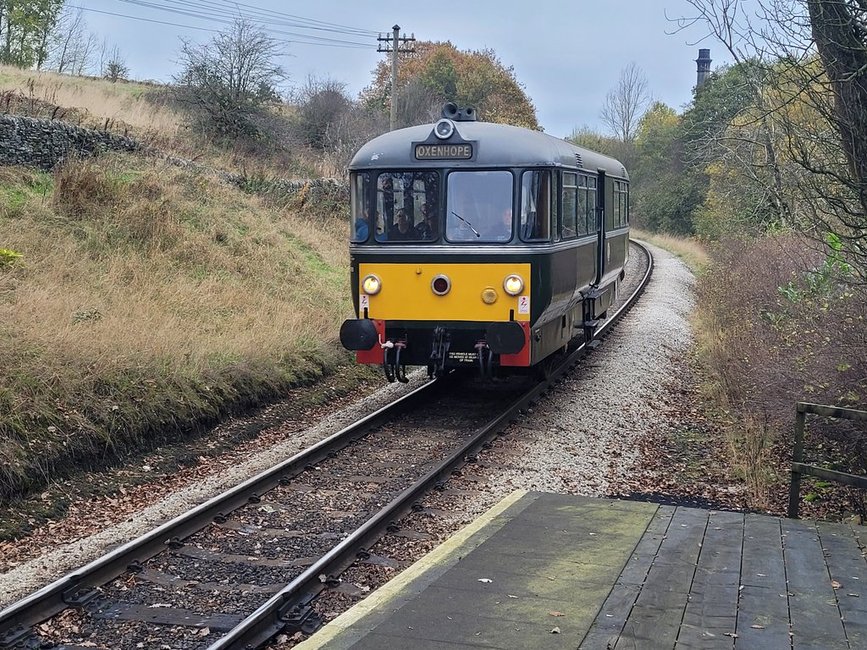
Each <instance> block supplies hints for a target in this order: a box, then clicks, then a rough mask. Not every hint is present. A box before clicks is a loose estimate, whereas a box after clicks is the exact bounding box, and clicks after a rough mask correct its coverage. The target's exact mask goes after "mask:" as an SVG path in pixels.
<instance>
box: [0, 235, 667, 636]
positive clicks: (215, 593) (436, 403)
mask: <svg viewBox="0 0 867 650" xmlns="http://www.w3.org/2000/svg"><path fill="white" fill-rule="evenodd" d="M634 247H635V250H639V251H641V253H642V254H643V255H644V256H645V257H646V260H647V262H646V264H645V270H644V272H643V275H642V274H637V275H641V278H640V280H639V281H637V282H635V280H634V279H633V283H634V284H636V288H635V290H634V291H632V292H631V294H630V296H629V297H628V298H627V299H625V300H623V301H622V303H621V305H620V306H619V308H618V309H617V312H616V313H613V314H612V315H611V316H610V318H609V319H608V320H607V321H606V322H605V323H604V324H603V326H602V328H601V329H600V330H599V332H598V337H597V339H596V340H599V339H600V338H604V336H605V335H606V334H607V333H608V332H609V331H610V330H611V328H612V327H613V325H614V324H615V323H616V322H617V320H618V319H619V318H620V317H621V316H622V315H623V314H624V313H625V312H626V311H628V309H629V307H631V306H632V304H633V303H634V302H635V301H636V300H637V299H638V296H639V295H640V293H641V292H642V291H643V289H644V287H645V286H646V284H647V281H648V280H649V278H650V275H651V273H652V268H653V261H652V257H651V255H650V253H649V251H647V249H645V248H644V247H642V246H640V245H638V244H634ZM585 352H586V348H585V345H584V344H583V343H582V344H580V345H576V346H575V347H574V349H571V350H570V351H569V352H568V353H567V354H564V355H563V356H562V357H561V359H560V360H559V361H560V362H559V363H558V364H557V365H556V366H555V367H552V368H551V369H550V371H549V373H548V376H547V378H546V379H545V380H543V381H528V380H523V381H522V380H521V379H520V378H510V380H508V381H505V382H502V383H499V384H495V385H480V384H477V383H473V380H472V379H470V378H466V377H463V378H456V379H455V378H448V380H446V381H443V380H439V381H436V382H430V383H427V384H424V385H423V386H421V387H420V388H418V389H416V390H414V391H413V392H411V393H409V394H407V395H405V396H404V397H402V398H400V399H399V400H397V401H395V402H394V403H392V404H390V405H388V406H387V407H385V408H382V409H380V410H379V411H376V412H375V413H372V414H370V415H368V416H366V417H365V418H363V419H361V420H359V421H358V422H356V423H354V424H352V425H350V426H348V427H346V428H345V429H343V430H342V431H339V432H338V433H336V434H334V435H332V436H330V437H329V438H327V439H325V440H323V441H321V442H319V443H318V444H316V445H314V446H313V447H311V448H309V449H307V450H305V451H303V452H301V453H299V454H297V455H295V456H294V457H292V458H290V459H288V460H286V461H285V462H283V463H281V464H279V465H277V466H275V467H274V468H272V469H270V470H268V471H267V472H264V473H262V474H260V475H258V476H256V477H253V478H251V479H249V480H248V481H245V482H244V483H242V484H240V485H238V486H237V487H235V488H233V489H232V490H229V491H227V492H225V493H224V494H222V495H219V496H217V497H215V498H213V499H211V500H210V501H208V502H206V503H203V504H201V505H200V506H198V507H196V508H194V509H192V510H190V511H189V512H187V513H186V514H184V515H181V516H179V517H177V518H175V519H173V520H172V521H169V522H167V523H165V524H163V525H162V526H160V527H158V528H156V529H154V530H153V531H151V532H149V533H147V534H145V535H143V536H141V537H139V538H138V539H135V540H133V541H131V542H129V543H127V544H125V545H123V546H121V547H119V548H117V549H115V550H113V551H111V552H110V553H108V554H107V555H105V556H103V557H102V558H100V559H98V560H96V561H94V562H91V563H90V564H88V565H87V566H85V567H82V568H81V569H79V570H77V571H74V572H73V573H70V574H68V575H66V576H64V577H62V578H60V579H59V580H57V581H55V582H54V583H52V584H50V585H48V586H46V587H44V588H43V589H41V590H39V591H37V592H35V593H34V594H32V595H30V596H28V597H27V598H24V599H22V600H21V601H19V602H17V603H15V604H13V605H12V606H10V607H8V608H7V609H5V610H3V611H2V612H0V648H15V647H24V648H27V647H51V646H52V645H53V646H54V647H64V648H84V647H91V648H92V647H112V648H151V647H155V648H211V649H217V648H247V647H257V646H259V645H261V644H263V643H265V642H267V641H268V640H269V639H271V638H273V637H275V636H276V635H277V634H280V633H287V632H288V633H293V632H297V631H301V632H305V633H310V632H312V631H314V630H315V629H316V628H317V627H318V625H319V619H318V617H317V614H316V611H315V609H314V608H313V607H312V606H311V603H312V602H313V601H314V599H315V598H316V596H317V595H318V594H319V593H320V592H322V591H323V590H325V589H328V590H340V589H345V588H347V585H344V584H341V581H340V578H339V576H340V574H341V573H342V572H343V571H345V570H346V569H347V568H348V567H350V566H352V565H354V564H359V563H362V564H366V565H374V566H380V567H383V569H387V570H394V569H396V568H400V567H399V566H398V564H397V563H396V562H395V561H394V560H393V559H391V558H388V557H378V556H376V555H374V554H372V553H371V552H370V551H369V549H370V548H371V547H372V546H373V545H374V543H375V542H376V540H378V539H379V538H380V537H382V536H383V535H384V534H386V533H388V532H396V528H395V522H396V521H397V520H398V519H399V518H400V517H401V516H402V515H404V514H406V513H407V512H410V511H411V510H413V509H417V508H419V507H420V506H419V504H420V499H421V497H422V496H423V495H424V494H425V493H427V492H429V491H431V490H435V489H437V488H440V489H442V488H443V487H444V485H445V482H446V480H447V479H448V477H449V476H450V475H451V473H452V472H453V471H455V470H456V469H457V468H459V467H460V466H461V465H463V464H465V463H467V462H472V461H473V460H474V458H475V455H476V453H477V452H478V450H479V449H481V448H482V447H483V446H485V445H487V444H489V441H490V440H491V439H492V438H493V437H495V436H496V435H497V433H498V432H500V431H501V430H503V429H504V428H505V427H506V426H507V425H508V424H509V423H510V422H511V421H512V420H514V419H515V418H516V417H517V416H518V414H519V413H520V412H521V411H524V410H526V409H528V408H530V407H531V406H532V405H533V404H534V403H535V402H536V401H538V400H539V399H540V397H541V396H542V394H543V393H544V392H545V391H547V390H548V388H549V386H550V385H551V383H552V382H554V381H556V380H557V379H558V378H559V377H560V376H562V375H563V374H565V373H567V372H568V371H569V369H570V368H571V367H572V366H573V365H574V364H575V363H577V361H578V360H579V359H580V358H581V357H582V356H583V355H584V353H585ZM470 384H472V390H467V388H468V387H469V385H470ZM503 402H505V403H506V407H505V408H504V406H503ZM433 430H435V431H436V435H430V433H431V431H433ZM350 591H351V586H350ZM201 612H211V613H209V614H202V613H201Z"/></svg>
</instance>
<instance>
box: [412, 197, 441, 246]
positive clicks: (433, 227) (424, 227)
mask: <svg viewBox="0 0 867 650" xmlns="http://www.w3.org/2000/svg"><path fill="white" fill-rule="evenodd" d="M431 212H432V211H431V209H430V208H429V207H428V206H427V204H425V205H423V206H421V217H422V220H421V223H419V224H418V225H417V226H416V227H415V230H416V232H417V233H418V238H419V239H436V238H437V237H438V236H439V228H438V227H437V222H436V220H435V219H434V217H433V214H432V213H431Z"/></svg>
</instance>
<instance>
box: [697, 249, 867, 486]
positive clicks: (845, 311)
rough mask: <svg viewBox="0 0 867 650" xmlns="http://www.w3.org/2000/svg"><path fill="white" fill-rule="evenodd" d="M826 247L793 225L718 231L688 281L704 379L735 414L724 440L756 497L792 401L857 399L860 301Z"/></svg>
mask: <svg viewBox="0 0 867 650" xmlns="http://www.w3.org/2000/svg"><path fill="white" fill-rule="evenodd" d="M832 244H833V242H832ZM836 255H837V251H835V250H834V246H833V245H831V246H829V247H827V248H826V249H825V250H822V249H819V248H818V247H817V246H816V245H815V242H812V241H811V240H809V239H807V238H805V237H802V236H798V235H794V234H778V235H773V236H766V237H763V238H760V239H757V240H752V241H744V240H727V241H724V242H721V243H720V244H719V245H717V246H716V247H715V248H714V249H713V250H712V255H711V257H712V262H711V263H710V265H709V266H708V267H707V271H706V273H705V274H704V275H703V276H702V277H701V278H700V279H699V282H698V285H697V297H698V316H697V322H698V325H699V342H700V349H701V352H702V355H703V358H704V361H705V363H706V364H707V367H708V369H709V371H710V373H709V374H710V376H711V378H712V379H711V382H712V386H711V388H712V389H713V391H714V392H715V393H716V396H717V397H718V398H719V399H720V401H721V402H722V404H723V406H724V407H725V408H726V409H728V410H730V411H731V412H732V414H733V416H734V419H735V420H736V421H738V422H739V423H740V424H738V425H737V426H738V430H737V431H734V430H733V433H732V442H733V445H734V449H735V451H736V452H737V453H738V454H739V458H740V460H741V462H742V464H743V466H744V472H745V473H746V475H747V479H748V481H750V482H751V483H752V484H754V486H755V496H756V497H757V498H758V499H759V500H761V499H762V498H763V495H762V494H761V493H762V492H763V489H764V488H763V486H764V487H765V488H766V487H767V481H766V480H763V479H762V476H763V475H764V474H765V473H766V471H767V463H768V461H769V450H770V449H771V447H772V446H773V445H774V444H775V443H777V442H779V441H780V440H782V441H786V440H787V439H788V434H789V432H790V431H791V429H792V423H793V413H794V403H795V402H796V401H799V400H804V401H811V402H818V403H824V404H831V405H839V406H853V405H857V404H859V403H861V404H863V402H864V401H865V399H867V355H865V349H867V336H865V320H867V301H865V296H864V295H863V293H859V291H858V290H856V289H853V288H852V286H850V285H847V284H846V283H845V282H844V281H843V279H844V278H842V277H841V274H842V273H843V272H844V271H845V268H844V267H841V266H840V265H839V263H838V261H836ZM781 434H782V436H783V437H782V438H781ZM841 442H842V444H844V445H845V444H847V443H846V442H845V441H841ZM852 462H854V463H860V464H863V462H864V461H863V460H858V459H852Z"/></svg>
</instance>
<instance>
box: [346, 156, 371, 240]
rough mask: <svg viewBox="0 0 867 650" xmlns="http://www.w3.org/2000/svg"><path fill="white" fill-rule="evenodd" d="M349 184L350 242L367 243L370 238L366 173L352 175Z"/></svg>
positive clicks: (368, 179) (368, 178) (368, 182)
mask: <svg viewBox="0 0 867 650" xmlns="http://www.w3.org/2000/svg"><path fill="white" fill-rule="evenodd" d="M349 183H350V195H349V203H350V214H351V218H352V221H351V223H352V232H351V233H350V240H351V241H354V242H363V241H367V238H368V237H369V236H370V177H369V176H368V175H367V174H366V173H353V174H352V175H351V176H350V179H349Z"/></svg>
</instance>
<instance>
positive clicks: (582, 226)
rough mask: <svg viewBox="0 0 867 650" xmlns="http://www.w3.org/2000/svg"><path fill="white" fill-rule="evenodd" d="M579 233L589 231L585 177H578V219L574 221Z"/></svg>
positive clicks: (583, 233)
mask: <svg viewBox="0 0 867 650" xmlns="http://www.w3.org/2000/svg"><path fill="white" fill-rule="evenodd" d="M575 227H576V229H577V230H578V234H579V235H586V234H587V233H588V232H590V231H589V230H588V229H587V177H586V176H580V177H579V178H578V219H577V221H576V223H575Z"/></svg>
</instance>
